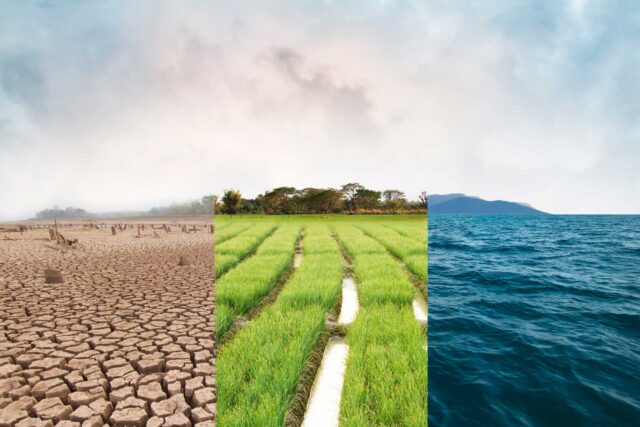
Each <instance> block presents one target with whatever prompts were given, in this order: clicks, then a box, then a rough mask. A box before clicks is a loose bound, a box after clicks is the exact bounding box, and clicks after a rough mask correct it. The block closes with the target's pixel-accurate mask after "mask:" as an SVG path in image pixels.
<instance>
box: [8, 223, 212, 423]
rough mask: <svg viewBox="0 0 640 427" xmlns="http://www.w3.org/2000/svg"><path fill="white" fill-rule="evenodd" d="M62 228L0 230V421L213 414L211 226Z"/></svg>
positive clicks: (172, 418) (173, 419) (187, 418)
mask: <svg viewBox="0 0 640 427" xmlns="http://www.w3.org/2000/svg"><path fill="white" fill-rule="evenodd" d="M64 234H65V237H66V238H68V239H69V238H73V239H75V238H77V239H78V244H77V246H78V247H77V248H76V249H69V250H67V251H65V252H62V251H60V250H57V249H55V247H56V244H55V242H48V241H46V240H45V239H47V238H48V237H49V233H48V231H47V230H46V229H43V230H33V231H26V232H24V233H22V235H20V234H18V233H13V235H12V236H11V238H15V239H16V240H0V426H13V425H17V426H38V425H42V426H47V425H48V426H53V425H58V426H73V425H75V426H101V425H111V426H124V425H128V426H143V425H148V426H176V427H177V426H189V425H198V426H212V425H214V418H215V412H216V385H215V379H214V370H215V356H214V355H215V344H214V341H213V331H214V324H213V322H214V317H213V298H214V289H213V269H214V265H213V234H209V233H208V232H207V231H206V230H205V229H202V230H199V231H198V232H195V233H181V232H179V231H174V232H171V233H164V232H162V233H160V234H158V233H156V236H154V235H153V232H152V231H149V230H147V232H146V234H145V233H142V237H141V238H136V235H137V230H133V229H131V230H126V231H124V232H120V231H119V232H118V233H117V234H116V235H112V232H111V230H110V229H106V228H105V229H100V230H95V229H92V230H86V229H81V228H76V229H65V230H64ZM0 239H2V238H1V237H0ZM180 256H183V257H185V258H184V260H186V264H187V265H184V266H179V265H178V262H179V258H180ZM46 268H53V269H56V270H60V272H61V274H62V277H63V280H64V282H63V283H49V284H47V283H45V280H44V269H46Z"/></svg>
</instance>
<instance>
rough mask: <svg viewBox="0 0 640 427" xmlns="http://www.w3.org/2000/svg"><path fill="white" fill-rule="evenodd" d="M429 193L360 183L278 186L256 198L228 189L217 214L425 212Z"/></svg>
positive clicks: (219, 200) (218, 201)
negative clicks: (411, 193)
mask: <svg viewBox="0 0 640 427" xmlns="http://www.w3.org/2000/svg"><path fill="white" fill-rule="evenodd" d="M426 203H427V194H426V192H422V193H421V194H420V195H418V199H417V200H409V199H408V198H407V196H406V195H405V193H404V192H402V191H400V190H395V189H392V190H382V191H377V190H372V189H369V188H366V187H364V186H363V185H361V184H358V183H349V184H345V185H343V186H341V187H340V188H339V189H337V188H313V187H308V188H303V189H297V188H295V187H278V188H274V189H272V190H268V191H265V192H264V193H263V194H260V195H258V196H257V197H256V198H254V199H249V198H244V197H242V194H241V193H240V191H238V190H234V189H229V190H226V191H225V192H224V194H223V196H222V197H221V198H220V199H217V201H216V213H224V214H231V215H233V214H267V215H273V214H280V215H283V214H284V215H287V214H329V213H353V214H381V213H392V214H397V213H423V212H426Z"/></svg>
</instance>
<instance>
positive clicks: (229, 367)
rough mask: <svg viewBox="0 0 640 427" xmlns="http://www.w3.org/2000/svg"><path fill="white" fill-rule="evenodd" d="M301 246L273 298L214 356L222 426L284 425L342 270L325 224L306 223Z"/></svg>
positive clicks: (340, 260)
mask: <svg viewBox="0 0 640 427" xmlns="http://www.w3.org/2000/svg"><path fill="white" fill-rule="evenodd" d="M302 246H303V253H304V258H303V260H302V263H301V265H300V267H298V268H297V269H296V270H295V271H294V273H293V274H292V276H291V278H290V280H289V281H288V282H287V283H286V284H285V286H284V288H283V289H282V292H281V293H280V295H279V296H278V298H277V299H276V301H275V302H274V303H273V304H272V305H270V306H268V307H266V308H265V309H264V310H263V312H262V313H261V314H260V316H258V317H257V318H256V319H254V320H253V321H252V322H251V323H250V324H248V325H247V326H246V327H245V328H244V329H242V330H241V331H240V332H239V333H238V334H237V335H236V336H235V337H234V339H233V340H232V341H231V342H230V343H228V344H227V345H226V346H225V347H224V348H223V349H222V350H221V351H220V353H219V355H218V359H217V381H218V393H219V395H218V403H217V405H218V407H217V408H218V419H217V423H218V425H219V426H221V427H228V426H282V425H284V422H285V419H286V416H287V409H288V408H289V406H290V404H291V401H292V398H293V397H294V394H295V390H296V387H297V386H298V383H299V381H300V376H301V374H302V372H303V371H304V369H305V367H306V365H307V363H308V361H309V359H310V357H311V354H312V352H313V349H314V347H315V345H316V343H317V341H318V339H319V338H320V335H321V334H322V331H323V330H324V327H325V316H326V313H327V311H328V310H329V309H330V308H331V307H332V306H333V305H334V304H335V302H336V301H337V299H338V297H339V295H340V289H341V282H342V278H343V275H344V271H343V260H342V256H341V253H340V251H339V248H338V245H337V243H336V242H335V240H334V239H333V238H332V237H331V234H330V231H329V229H328V228H327V227H326V226H316V225H313V226H310V227H309V228H307V229H306V230H305V235H304V238H303V240H302Z"/></svg>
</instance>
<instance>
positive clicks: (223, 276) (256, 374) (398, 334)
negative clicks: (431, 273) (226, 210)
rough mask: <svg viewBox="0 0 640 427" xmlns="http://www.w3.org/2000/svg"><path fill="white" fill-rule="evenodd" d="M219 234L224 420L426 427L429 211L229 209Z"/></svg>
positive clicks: (230, 422)
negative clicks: (335, 357)
mask: <svg viewBox="0 0 640 427" xmlns="http://www.w3.org/2000/svg"><path fill="white" fill-rule="evenodd" d="M215 241H216V244H215V263H216V338H217V342H218V357H217V389H218V402H217V411H218V414H217V423H216V424H217V425H219V426H222V427H226V426H284V425H287V426H289V425H291V426H297V425H304V426H315V425H322V426H330V425H339V426H394V425H398V426H425V425H427V352H426V344H427V342H426V341H427V330H426V329H427V327H426V318H425V319H422V320H421V318H420V316H419V315H418V314H417V312H416V310H417V309H416V306H424V307H425V310H426V296H427V221H426V217H425V216H418V215H416V216H410V215H396V216H339V215H331V216H292V217H284V216H264V217H262V216H261V217H257V216H250V217H245V218H239V217H233V218H231V217H220V216H219V217H218V218H216V231H215ZM345 279H346V280H345ZM348 280H352V282H351V283H355V290H356V294H357V304H356V305H352V307H351V308H352V309H353V308H354V307H355V309H357V312H356V313H355V317H354V318H353V319H351V320H349V321H348V322H346V321H341V320H340V319H341V317H340V313H341V311H342V310H346V309H347V308H348V307H346V305H345V304H347V303H348V302H349V301H350V300H349V299H348V298H347V297H346V294H345V292H347V291H346V290H345V286H346V285H345V283H346V281H348ZM343 294H344V295H345V298H344V299H343ZM420 302H421V303H420ZM345 307H346V308H345ZM425 312H426V311H425ZM334 341H335V342H340V343H341V344H340V345H342V346H343V348H344V349H345V352H346V353H345V354H346V356H345V357H344V358H343V359H342V367H343V368H342V370H340V371H338V370H337V369H336V368H334V367H333V365H331V362H330V358H329V357H328V356H327V355H329V354H330V353H329V346H328V342H334ZM323 356H324V357H323ZM336 366H337V365H336ZM332 370H333V371H335V372H332ZM326 381H329V382H331V381H334V382H336V381H337V384H339V390H340V392H339V393H336V392H335V386H334V388H333V389H332V390H333V392H332V393H330V394H329V395H328V397H325V395H323V390H324V389H325V386H324V385H323V384H324V383H325V382H326ZM323 405H326V408H325V407H323ZM331 408H333V409H331ZM318 413H320V414H323V415H322V417H323V418H318V416H317V415H316V414H318Z"/></svg>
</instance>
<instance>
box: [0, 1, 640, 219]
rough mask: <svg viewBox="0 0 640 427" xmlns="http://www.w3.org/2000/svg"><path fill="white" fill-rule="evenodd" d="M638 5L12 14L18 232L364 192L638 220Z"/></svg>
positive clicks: (5, 143)
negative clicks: (220, 198)
mask: <svg viewBox="0 0 640 427" xmlns="http://www.w3.org/2000/svg"><path fill="white" fill-rule="evenodd" d="M639 43H640V3H637V2H633V1H628V2H624V1H621V2H610V1H604V0H603V1H588V0H585V1H577V0H576V1H567V2H562V1H535V2H534V1H524V2H512V1H506V0H505V1H489V2H473V1H444V0H443V1H399V2H396V1H377V2H372V1H368V2H365V1H325V2H319V1H298V2H290V1H278V0H275V1H262V2H255V1H251V2H249V1H237V2H222V1H212V2H205V1H191V2H189V1H175V2H162V1H146V2H145V1H136V2H127V3H126V5H125V3H123V2H119V1H118V2H108V1H93V2H92V1H87V2H75V1H67V2H64V1H58V2H46V1H40V2H36V1H27V2H10V1H3V0H0V195H1V196H2V199H1V200H2V203H1V204H0V220H3V219H19V218H26V217H31V216H33V215H34V213H35V212H36V211H37V210H39V209H42V208H45V207H49V206H51V205H53V204H58V205H60V206H67V205H73V206H77V207H82V208H85V209H87V210H89V211H95V212H98V211H113V210H120V209H148V208H149V207H151V206H154V205H160V204H164V203H168V202H172V201H183V200H188V199H191V198H197V197H200V196H202V195H204V194H207V193H220V192H221V191H222V190H223V189H225V188H230V187H234V188H239V189H240V190H241V191H243V193H245V194H246V195H249V196H255V195H256V194H258V193H260V192H263V191H264V190H265V189H268V188H271V187H274V186H280V185H293V186H297V187H306V186H334V187H337V186H339V185H341V184H344V183H346V182H352V181H354V180H356V181H359V182H361V183H362V184H364V185H366V186H369V187H372V188H376V189H385V188H399V189H401V190H404V191H405V192H406V193H407V195H408V196H409V197H411V198H416V197H417V195H418V193H419V192H420V191H421V190H425V189H426V190H428V191H429V192H431V193H446V192H465V193H467V194H472V195H477V196H481V197H484V198H487V199H506V200H514V201H520V202H528V203H530V204H532V205H533V206H534V207H536V208H539V209H542V210H545V211H549V212H554V213H638V212H640V167H639V163H640V161H639V159H640V121H638V117H640V73H638V70H639V69H640V55H639V54H638V45H639Z"/></svg>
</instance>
